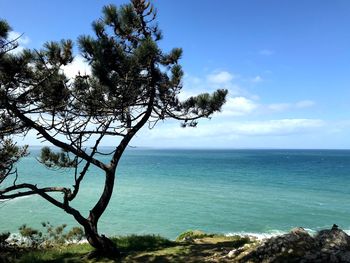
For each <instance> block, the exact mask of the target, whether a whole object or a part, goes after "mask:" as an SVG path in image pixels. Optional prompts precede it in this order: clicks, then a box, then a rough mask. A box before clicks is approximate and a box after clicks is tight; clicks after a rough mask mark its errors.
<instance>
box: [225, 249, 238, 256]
mask: <svg viewBox="0 0 350 263" xmlns="http://www.w3.org/2000/svg"><path fill="white" fill-rule="evenodd" d="M236 251H237V249H233V250H231V251H230V252H228V254H227V256H228V257H229V258H233V257H234V256H235V255H236Z"/></svg>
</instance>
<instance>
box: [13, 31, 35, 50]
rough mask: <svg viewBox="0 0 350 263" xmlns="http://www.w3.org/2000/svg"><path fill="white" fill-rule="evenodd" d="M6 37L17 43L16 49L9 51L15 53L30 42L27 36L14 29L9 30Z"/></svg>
mask: <svg viewBox="0 0 350 263" xmlns="http://www.w3.org/2000/svg"><path fill="white" fill-rule="evenodd" d="M8 39H9V40H10V41H13V40H14V41H16V42H17V43H18V47H17V48H16V49H14V50H11V51H10V52H11V53H13V54H17V53H19V52H21V51H23V49H24V48H25V47H26V45H28V44H29V42H30V39H29V37H27V36H25V35H23V34H21V33H18V32H16V31H11V32H9V35H8Z"/></svg>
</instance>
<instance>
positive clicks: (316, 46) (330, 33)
mask: <svg viewBox="0 0 350 263" xmlns="http://www.w3.org/2000/svg"><path fill="white" fill-rule="evenodd" d="M125 2H126V1H104V0H103V1H102V0H100V1H81V0H74V1H66V0H62V1H37V0H31V1H27V0H11V1H10V0H1V1H0V17H1V18H4V19H6V20H8V22H9V23H10V24H11V25H12V27H13V29H14V30H15V31H16V32H18V33H24V37H22V40H21V45H22V46H26V47H31V48H40V46H41V45H42V44H43V43H44V42H45V41H47V40H60V39H62V38H71V39H73V40H75V39H76V38H77V37H78V36H79V35H81V34H89V33H90V32H91V26H90V25H91V22H92V21H93V20H94V19H96V18H98V17H99V16H100V13H101V12H100V11H101V8H102V6H103V5H105V4H108V3H115V4H117V5H118V4H120V3H125ZM153 3H154V5H155V6H156V8H157V9H158V22H159V26H160V28H161V29H162V31H163V34H164V40H162V42H161V46H162V48H164V49H165V50H170V49H171V48H172V47H182V48H183V50H184V55H183V59H182V61H181V63H182V65H183V68H184V71H185V73H186V75H185V78H184V93H183V95H182V97H183V98H185V97H186V96H189V95H191V94H196V93H198V92H206V91H213V90H215V89H216V88H227V89H229V92H230V95H229V98H228V102H227V104H226V105H225V107H224V108H223V112H222V114H217V115H215V116H214V117H213V118H212V119H211V120H203V121H201V122H200V123H199V126H198V127H197V128H195V129H182V128H180V126H179V124H178V123H177V122H174V121H169V122H165V123H160V125H158V126H157V127H156V128H154V129H153V130H148V129H143V130H142V131H141V133H140V134H139V135H138V136H137V138H135V139H134V140H133V141H132V143H131V144H132V145H134V146H150V147H186V148H192V147H195V148H350V136H348V135H349V132H350V103H349V102H350V89H349V87H350V30H349V25H350V16H349V14H350V2H349V1H347V0H342V1H337V0H333V1H331V0H328V1H325V0H323V1H315V0H308V1H291V0H286V1H279V0H265V1H260V0H244V1H243V0H241V1H230V0H221V1H212V0H201V1H200V0H191V1H188V0H187V1H184V0H178V1H160V0H158V1H156V0H155V1H153ZM80 67H85V66H84V65H83V62H82V60H81V59H79V57H77V59H76V61H75V62H74V65H72V66H71V67H70V68H68V69H67V71H71V72H74V70H77V68H80ZM34 138H35V135H34V134H30V135H29V137H28V138H27V139H25V140H22V139H20V140H19V142H20V143H29V144H37V142H36V141H35V139H34ZM104 144H105V145H111V144H113V140H106V141H105V142H104Z"/></svg>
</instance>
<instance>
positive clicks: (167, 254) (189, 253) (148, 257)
mask: <svg viewBox="0 0 350 263" xmlns="http://www.w3.org/2000/svg"><path fill="white" fill-rule="evenodd" d="M246 243H247V240H246V239H244V238H243V239H237V240H232V241H223V242H217V243H215V244H206V243H203V244H196V243H192V244H189V243H187V244H186V243H183V244H177V247H176V248H177V249H170V250H169V251H166V250H164V251H163V253H162V251H157V253H146V254H144V255H141V256H138V257H135V258H132V259H131V260H130V261H126V262H162V263H168V262H169V263H170V262H186V263H191V262H193V263H194V262H204V259H205V258H209V257H213V256H214V255H215V254H216V255H226V254H227V253H228V252H229V251H230V250H232V249H234V248H239V247H241V246H243V245H244V244H246ZM159 252H160V253H159ZM227 260H228V261H229V259H227ZM220 262H225V261H224V260H223V259H221V261H220Z"/></svg>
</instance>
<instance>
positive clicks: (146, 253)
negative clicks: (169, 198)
mask: <svg viewBox="0 0 350 263" xmlns="http://www.w3.org/2000/svg"><path fill="white" fill-rule="evenodd" d="M197 237H198V236H196V235H194V236H192V237H191V240H190V241H188V242H183V241H179V240H178V241H175V242H174V241H169V240H167V239H165V238H162V237H159V236H153V235H146V236H128V237H118V238H113V240H114V241H115V242H116V243H117V244H118V247H119V248H120V249H121V251H122V252H123V257H122V262H203V261H207V260H210V262H225V258H224V256H225V255H227V253H228V252H229V251H230V250H232V249H234V248H237V247H240V246H242V245H243V244H245V243H247V242H249V240H248V239H245V238H240V237H225V236H222V235H200V236H199V237H198V238H197ZM91 251H92V248H91V247H90V246H89V245H88V244H75V245H69V246H64V247H60V248H50V249H41V250H34V251H21V252H19V251H16V252H15V251H12V252H7V253H6V254H5V253H4V252H0V255H1V256H2V259H3V260H6V261H5V262H39V263H40V262H70V263H73V262H74V263H75V262H120V261H117V260H113V259H107V258H99V259H88V254H89V252H91ZM5 258H6V259H5ZM0 262H2V260H1V258H0Z"/></svg>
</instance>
